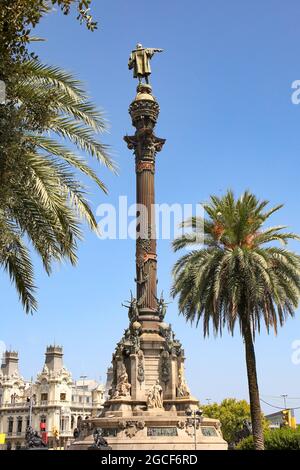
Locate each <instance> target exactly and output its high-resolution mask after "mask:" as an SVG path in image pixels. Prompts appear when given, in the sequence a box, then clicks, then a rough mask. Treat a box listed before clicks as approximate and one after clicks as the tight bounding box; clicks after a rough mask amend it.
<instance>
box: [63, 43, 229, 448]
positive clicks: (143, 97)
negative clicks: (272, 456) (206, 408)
mask: <svg viewBox="0 0 300 470" xmlns="http://www.w3.org/2000/svg"><path fill="white" fill-rule="evenodd" d="M156 52H162V49H150V48H144V47H143V46H142V45H141V44H138V45H137V46H136V49H135V50H134V51H132V53H131V55H130V58H129V64H128V66H129V69H133V75H134V78H137V79H138V86H137V94H136V97H135V98H134V100H133V102H132V103H131V105H130V107H129V114H130V116H131V119H132V124H133V126H134V127H135V134H134V135H132V136H125V137H124V140H125V142H126V144H127V146H128V148H129V149H130V150H132V151H133V154H134V157H135V172H136V202H137V229H136V230H137V237H136V260H135V261H136V278H135V283H136V293H135V295H134V296H133V295H131V299H130V300H129V301H128V304H127V305H125V307H126V308H127V309H128V317H129V325H128V328H127V329H126V330H125V332H124V335H123V337H122V338H121V340H120V341H119V343H118V344H117V346H116V349H115V351H114V353H113V356H112V368H113V379H112V386H111V390H110V391H109V398H108V400H107V401H106V402H105V404H104V409H103V411H102V413H101V415H100V416H98V417H96V418H91V419H90V420H88V421H87V423H85V430H84V433H83V435H82V434H81V436H80V437H79V438H78V439H77V440H76V441H75V442H74V443H73V444H72V446H71V448H72V449H74V450H75V449H78V450H79V449H87V448H88V447H89V446H91V444H92V443H93V433H95V430H100V432H101V434H102V436H104V437H105V439H106V440H107V442H108V444H109V446H111V448H112V449H113V450H131V449H146V450H151V449H155V450H159V449H162V450H168V449H169V450H176V449H177V450H179V449H190V450H193V449H195V447H196V448H197V449H199V450H201V449H226V448H227V444H226V442H225V441H224V440H223V438H222V434H221V430H220V423H219V421H218V420H216V419H209V418H206V417H204V416H202V415H201V412H200V410H199V402H198V400H197V399H196V398H194V397H193V396H192V395H191V393H190V390H189V387H188V385H187V383H186V380H185V373H184V362H185V357H184V350H183V348H182V345H181V343H180V341H179V340H178V339H177V338H176V337H175V334H174V332H173V331H172V329H171V326H170V325H169V324H168V323H166V322H165V315H166V310H167V305H166V303H165V301H164V299H163V296H162V295H160V296H158V294H157V254H156V232H155V213H154V203H155V197H154V177H155V165H156V156H157V154H158V153H159V152H160V151H161V150H162V148H163V146H164V144H165V139H162V138H159V137H157V136H156V135H155V133H154V128H155V126H156V123H157V119H158V115H159V105H158V102H157V100H156V98H155V97H154V96H153V94H152V87H151V85H150V83H149V76H150V74H151V69H150V60H151V58H152V57H153V55H154V54H155V53H156Z"/></svg>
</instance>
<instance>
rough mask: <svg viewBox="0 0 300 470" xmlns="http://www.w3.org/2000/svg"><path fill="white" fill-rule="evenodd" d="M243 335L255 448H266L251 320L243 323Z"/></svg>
mask: <svg viewBox="0 0 300 470" xmlns="http://www.w3.org/2000/svg"><path fill="white" fill-rule="evenodd" d="M243 337H244V340H245V352H246V365H247V375H248V387H249V397H250V411H251V422H252V433H253V440H254V448H255V450H264V435H263V427H262V419H261V408H260V400H259V389H258V382H257V372H256V359H255V351H254V345H253V338H252V332H251V327H250V324H249V321H246V322H245V324H244V325H243Z"/></svg>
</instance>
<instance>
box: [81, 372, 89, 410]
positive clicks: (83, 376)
mask: <svg viewBox="0 0 300 470" xmlns="http://www.w3.org/2000/svg"><path fill="white" fill-rule="evenodd" d="M80 378H81V380H82V388H83V407H82V414H83V419H85V418H84V414H85V406H84V405H85V389H84V387H85V383H84V381H85V379H86V378H87V375H81V376H80Z"/></svg>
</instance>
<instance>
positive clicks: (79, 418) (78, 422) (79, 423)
mask: <svg viewBox="0 0 300 470" xmlns="http://www.w3.org/2000/svg"><path fill="white" fill-rule="evenodd" d="M81 423H82V417H81V416H78V418H77V427H78V429H80V426H81Z"/></svg>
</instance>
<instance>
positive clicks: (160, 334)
mask: <svg viewBox="0 0 300 470" xmlns="http://www.w3.org/2000/svg"><path fill="white" fill-rule="evenodd" d="M137 323H138V322H135V324H132V325H131V327H130V328H129V329H128V330H126V331H125V334H124V336H123V338H122V340H121V341H120V342H119V343H118V346H117V348H116V352H115V354H114V355H113V369H114V382H113V387H112V390H111V398H110V399H109V400H108V401H107V402H106V403H105V405H104V410H103V412H102V414H101V415H100V416H99V417H98V418H93V419H92V420H91V421H90V425H91V430H92V429H93V428H100V429H102V432H103V436H104V437H105V438H106V440H107V441H108V443H109V445H110V446H111V447H112V449H113V450H143V449H145V450H194V449H195V445H196V448H197V449H198V450H208V449H214V450H217V449H220V450H221V449H223V450H224V449H227V443H226V442H225V441H224V440H223V438H222V433H221V430H220V423H219V421H218V420H214V419H209V418H205V417H202V418H201V423H199V422H198V423H197V425H196V438H195V426H194V422H193V420H192V419H191V418H189V417H188V416H187V415H186V412H187V411H193V410H197V409H198V408H199V403H198V400H197V399H195V398H193V397H192V396H191V395H190V392H189V389H188V387H187V385H186V382H185V379H184V375H183V374H184V368H183V364H184V351H183V349H182V347H181V344H180V342H179V341H178V340H177V339H176V338H174V335H173V332H172V331H171V328H170V326H169V325H167V324H165V323H164V322H163V321H157V320H155V321H153V322H149V321H146V322H143V321H141V323H139V325H138V324H137ZM120 377H123V379H121V380H120V379H118V378H120ZM118 380H119V381H118ZM158 383H159V385H158ZM127 384H129V385H127ZM130 385H131V386H130ZM156 385H158V390H159V389H160V387H161V390H160V392H161V396H162V406H163V407H162V408H158V407H153V408H152V407H151V400H150V399H149V397H150V396H151V393H152V391H153V388H154V387H155V386H156ZM126 390H127V392H126ZM92 443H93V436H92V435H90V436H88V437H87V438H86V439H84V440H78V441H75V442H74V443H73V445H72V449H73V450H82V449H87V448H88V447H89V446H90V445H91V444H92ZM195 443H196V444H195Z"/></svg>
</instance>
